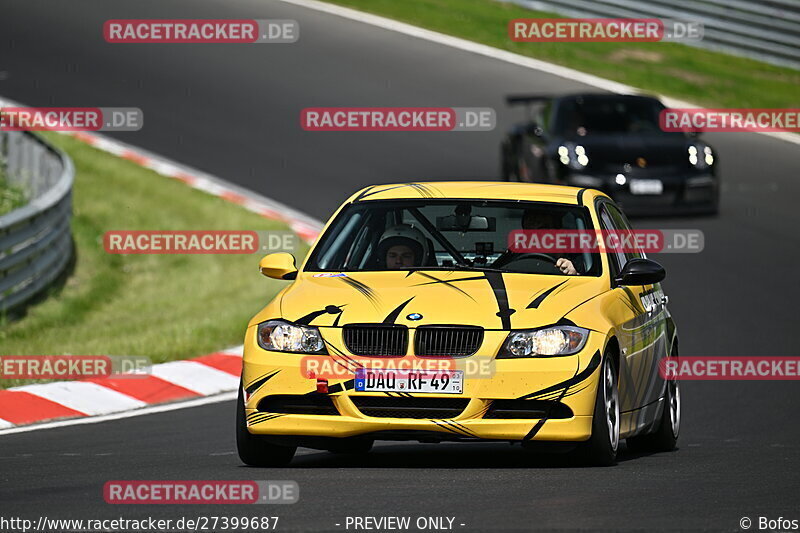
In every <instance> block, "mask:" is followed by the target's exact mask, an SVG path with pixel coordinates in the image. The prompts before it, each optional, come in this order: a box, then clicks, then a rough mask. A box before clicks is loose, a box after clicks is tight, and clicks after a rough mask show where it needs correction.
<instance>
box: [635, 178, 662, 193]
mask: <svg viewBox="0 0 800 533" xmlns="http://www.w3.org/2000/svg"><path fill="white" fill-rule="evenodd" d="M662 192H664V184H663V183H661V180H631V193H633V194H661V193H662Z"/></svg>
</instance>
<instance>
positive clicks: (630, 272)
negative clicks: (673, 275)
mask: <svg viewBox="0 0 800 533" xmlns="http://www.w3.org/2000/svg"><path fill="white" fill-rule="evenodd" d="M666 275H667V273H666V272H665V271H664V267H662V266H661V265H659V264H658V263H656V262H655V261H651V260H650V259H640V258H634V259H631V260H629V261H628V262H627V263H625V266H624V267H623V268H622V272H620V273H619V276H617V279H616V280H615V281H616V282H617V283H619V284H620V285H652V284H653V283H658V282H659V281H661V280H663V279H664V278H665V277H666Z"/></svg>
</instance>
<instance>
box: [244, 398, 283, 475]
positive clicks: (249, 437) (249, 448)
mask: <svg viewBox="0 0 800 533" xmlns="http://www.w3.org/2000/svg"><path fill="white" fill-rule="evenodd" d="M236 449H237V451H238V452H239V459H241V460H242V462H243V463H244V464H246V465H249V466H260V467H268V466H272V467H279V466H286V465H288V464H289V463H290V462H291V461H292V458H293V457H294V453H295V452H296V451H297V447H296V446H279V445H277V444H272V443H271V442H268V441H267V440H266V439H265V438H264V437H263V436H262V435H253V434H252V433H250V432H249V431H248V430H247V421H246V419H245V412H244V393H243V392H242V386H241V384H239V399H238V400H237V401H236Z"/></svg>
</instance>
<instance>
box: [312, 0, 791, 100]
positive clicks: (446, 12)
mask: <svg viewBox="0 0 800 533" xmlns="http://www.w3.org/2000/svg"><path fill="white" fill-rule="evenodd" d="M326 1H328V2H329V3H333V4H339V5H342V6H347V7H352V8H354V9H358V10H361V11H365V12H369V13H374V14H376V15H382V16H385V17H389V18H393V19H396V20H400V21H402V22H407V23H410V24H414V25H416V26H420V27H423V28H427V29H430V30H434V31H438V32H441V33H446V34H449V35H453V36H456V37H461V38H463V39H468V40H470V41H475V42H479V43H482V44H486V45H489V46H493V47H495V48H500V49H502V50H508V51H510V52H515V53H517V54H521V55H525V56H530V57H534V58H536V59H541V60H545V61H549V62H552V63H556V64H559V65H564V66H567V67H571V68H574V69H576V70H580V71H582V72H587V73H590V74H594V75H597V76H601V77H603V78H606V79H610V80H614V81H618V82H621V83H625V84H628V85H632V86H634V87H638V88H640V89H644V90H646V91H651V92H655V93H659V94H664V95H669V96H672V97H675V98H680V99H684V100H688V101H690V102H693V103H697V104H702V105H704V106H707V107H764V108H771V107H777V108H787V107H788V108H793V107H798V105H797V104H798V94H799V93H798V91H797V87H798V85H800V71H797V70H793V69H789V68H782V67H777V66H773V65H769V64H766V63H762V62H760V61H754V60H751V59H745V58H740V57H736V56H732V55H728V54H723V53H718V52H712V51H709V50H702V49H699V48H692V47H689V46H686V45H682V44H676V43H517V42H513V41H511V39H510V38H509V36H508V32H507V25H508V21H509V20H511V19H515V18H539V17H558V15H556V14H553V13H544V12H541V11H531V10H529V9H525V8H523V7H520V6H517V5H513V4H507V3H501V2H496V1H493V0H403V1H402V2H398V1H397V0H326ZM562 18H563V17H562Z"/></svg>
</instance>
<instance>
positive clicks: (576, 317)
mask: <svg viewBox="0 0 800 533" xmlns="http://www.w3.org/2000/svg"><path fill="white" fill-rule="evenodd" d="M630 231H631V230H630V226H629V225H628V222H627V220H626V218H625V216H624V215H623V213H622V212H621V211H620V209H619V208H618V207H617V206H616V205H615V204H614V202H613V201H612V200H611V199H610V198H609V197H607V196H606V195H604V194H603V193H601V192H599V191H596V190H591V189H579V188H574V187H562V186H553V185H538V184H523V183H498V182H437V183H405V184H395V185H381V186H372V187H367V188H365V189H363V190H361V191H359V192H357V193H356V194H354V195H353V196H351V197H350V198H349V199H348V200H347V201H346V202H345V203H344V204H343V205H342V206H341V207H340V208H339V209H338V210H337V212H336V213H335V214H334V216H333V217H332V218H331V220H330V221H329V222H328V224H327V225H326V227H325V228H324V230H323V232H322V234H321V235H320V237H319V239H318V240H317V242H316V244H315V245H314V247H313V248H312V249H311V251H310V253H309V254H308V256H307V257H306V259H305V261H304V262H303V264H302V265H301V266H300V267H299V268H297V267H296V265H295V260H294V258H293V257H292V256H291V255H290V254H286V253H278V254H271V255H268V256H266V257H264V258H263V259H262V260H261V263H260V268H261V272H262V273H263V274H264V275H266V276H269V277H271V278H277V279H284V280H291V283H289V284H288V286H287V287H285V288H284V289H283V290H282V291H281V292H280V293H279V294H278V295H277V296H276V297H275V298H274V300H273V301H272V302H270V303H269V304H268V305H267V306H266V307H264V308H263V309H262V310H261V311H260V312H259V313H258V314H257V315H256V316H255V317H253V319H252V320H251V321H250V323H249V325H248V328H247V333H246V337H245V343H244V367H243V373H242V386H241V387H240V391H239V394H240V396H239V401H238V410H237V445H238V451H239V456H240V458H241V460H242V461H243V462H245V463H246V464H249V465H255V466H281V465H285V464H288V463H289V462H290V461H291V459H292V457H293V456H294V453H295V450H296V448H297V446H305V447H310V448H317V449H327V450H331V451H333V452H344V453H363V452H366V451H368V450H369V449H370V448H371V447H372V444H373V442H374V441H375V440H376V439H379V440H410V441H420V442H440V441H511V442H519V443H522V445H523V446H525V447H530V448H533V449H537V448H543V449H548V448H554V449H561V448H565V449H571V448H574V450H572V453H574V454H576V455H578V456H579V457H580V458H581V459H582V460H583V461H584V462H588V463H590V464H596V465H608V464H613V463H614V462H615V460H616V455H617V448H618V444H619V441H620V439H623V438H624V439H627V443H628V446H629V448H635V449H638V450H652V451H659V450H671V449H673V448H674V447H675V443H676V440H677V438H678V433H679V430H680V391H679V388H678V382H677V381H675V380H665V379H663V377H662V375H661V374H660V372H659V362H660V361H661V360H662V359H663V358H666V357H675V356H677V350H678V342H677V334H676V329H675V325H674V322H673V320H672V317H671V316H670V314H669V312H668V310H667V308H666V302H667V298H666V296H665V295H664V293H663V291H662V289H661V285H660V282H661V281H662V280H663V279H664V276H665V273H664V269H663V268H662V267H661V266H660V265H659V264H658V263H655V262H654V261H651V260H649V259H646V258H645V257H644V254H642V253H641V252H640V251H639V250H638V249H627V250H626V249H623V248H622V247H616V248H608V247H607V242H606V240H605V239H603V238H602V236H603V235H605V234H611V233H614V232H620V233H625V232H630ZM572 233H580V234H584V235H585V234H589V235H592V234H594V235H597V236H600V237H599V239H598V240H597V241H595V242H594V243H593V245H592V246H588V247H587V246H579V247H577V248H576V247H574V246H571V247H569V248H568V249H567V248H565V247H563V246H561V245H560V244H559V246H561V247H558V246H556V247H553V245H551V247H550V248H542V247H541V246H544V245H545V244H546V243H545V241H546V239H545V238H544V237H546V236H547V235H548V234H549V235H550V236H551V237H552V236H553V235H561V236H562V237H563V236H564V235H565V234H572ZM534 237H542V239H541V240H540V241H537V243H538V244H537V245H536V246H532V245H531V243H530V242H527V241H525V239H526V238H528V239H529V241H531V242H532V240H533V238H534ZM518 239H522V240H518ZM555 241H556V242H559V243H560V242H561V241H558V239H556V240H555ZM525 242H527V244H526V246H527V247H524V246H521V244H520V243H525ZM581 242H582V243H583V244H585V242H584V241H581ZM562 244H563V243H562ZM537 246H538V247H537ZM542 250H545V251H542Z"/></svg>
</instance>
